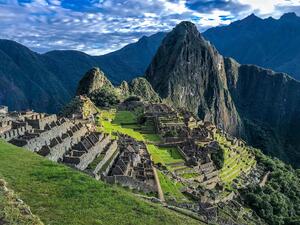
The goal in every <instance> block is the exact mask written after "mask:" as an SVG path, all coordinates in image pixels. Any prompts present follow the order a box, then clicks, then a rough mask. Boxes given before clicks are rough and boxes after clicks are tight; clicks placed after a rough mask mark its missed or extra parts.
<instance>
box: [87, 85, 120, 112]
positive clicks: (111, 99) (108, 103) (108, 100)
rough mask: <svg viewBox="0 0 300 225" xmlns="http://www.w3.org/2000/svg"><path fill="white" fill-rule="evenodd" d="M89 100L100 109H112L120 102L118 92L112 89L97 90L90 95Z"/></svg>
mask: <svg viewBox="0 0 300 225" xmlns="http://www.w3.org/2000/svg"><path fill="white" fill-rule="evenodd" d="M89 98H90V99H91V101H92V102H93V103H94V104H95V105H96V106H98V107H112V106H115V105H117V104H118V103H119V102H120V100H119V97H118V95H117V94H116V92H115V91H114V90H112V89H110V88H102V89H98V90H95V91H93V92H92V93H91V94H89Z"/></svg>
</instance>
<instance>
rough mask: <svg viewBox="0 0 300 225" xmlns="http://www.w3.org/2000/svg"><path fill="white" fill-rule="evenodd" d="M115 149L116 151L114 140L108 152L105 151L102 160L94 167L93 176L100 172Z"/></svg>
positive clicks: (116, 146)
mask: <svg viewBox="0 0 300 225" xmlns="http://www.w3.org/2000/svg"><path fill="white" fill-rule="evenodd" d="M117 149H118V142H117V141H116V140H114V141H113V143H112V144H111V145H110V146H109V148H108V150H107V151H106V153H105V156H104V158H103V159H102V160H101V162H99V163H98V165H97V166H96V168H95V170H94V172H93V174H94V175H96V174H98V172H99V171H100V170H101V168H102V167H103V166H104V164H105V163H106V162H107V161H108V160H109V159H110V158H111V157H112V155H113V154H114V153H115V152H116V150H117Z"/></svg>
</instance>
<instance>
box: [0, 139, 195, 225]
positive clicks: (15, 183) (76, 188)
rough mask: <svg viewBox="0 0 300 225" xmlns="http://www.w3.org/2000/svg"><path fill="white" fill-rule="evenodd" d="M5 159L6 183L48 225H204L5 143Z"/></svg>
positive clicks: (0, 150) (0, 173)
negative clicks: (186, 224)
mask: <svg viewBox="0 0 300 225" xmlns="http://www.w3.org/2000/svg"><path fill="white" fill-rule="evenodd" d="M0 159H1V164H0V177H1V178H4V179H5V180H6V181H7V183H8V186H9V188H13V189H14V190H15V192H16V193H17V194H18V196H20V198H21V199H22V200H24V202H26V203H27V204H28V205H29V206H30V207H31V210H32V212H33V213H34V214H35V215H37V216H39V217H40V219H41V220H42V221H43V222H44V223H45V224H57V225H67V224H68V225H69V224H74V225H75V224H76V225H77V224H185V223H188V224H199V221H195V220H193V219H191V218H189V217H184V216H182V215H180V214H177V213H175V212H173V211H171V210H168V209H165V208H163V207H162V206H159V205H155V204H151V203H148V202H145V201H143V200H141V199H139V198H138V197H136V196H134V195H133V194H131V193H128V192H126V191H124V190H122V189H119V188H117V187H114V186H109V185H106V184H104V183H103V182H101V181H96V180H95V179H93V178H91V177H89V176H87V175H84V174H83V173H81V172H77V171H75V170H73V169H71V168H69V167H66V166H64V165H60V164H57V163H53V162H51V161H49V160H47V159H45V158H43V157H41V156H38V155H37V154H34V153H31V152H29V151H27V150H24V149H22V148H18V147H15V146H13V145H10V144H7V143H5V142H3V141H0ZM0 215H1V214H0Z"/></svg>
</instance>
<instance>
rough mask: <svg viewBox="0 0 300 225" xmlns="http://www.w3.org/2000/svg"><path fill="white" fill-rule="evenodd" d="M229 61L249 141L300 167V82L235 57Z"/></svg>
mask: <svg viewBox="0 0 300 225" xmlns="http://www.w3.org/2000/svg"><path fill="white" fill-rule="evenodd" d="M225 62H226V63H225V65H226V74H227V81H228V86H229V89H230V92H231V96H232V98H233V100H234V103H235V105H236V106H237V110H238V113H239V115H240V116H241V117H242V118H243V122H244V126H245V136H246V137H247V139H248V141H249V142H250V143H252V144H253V145H254V146H256V147H258V148H262V149H264V150H265V151H266V152H267V153H269V154H272V155H274V156H276V157H279V158H281V159H284V160H285V161H288V162H290V163H292V164H293V165H296V166H297V167H299V166H300V165H299V160H300V147H299V146H300V145H299V144H300V130H299V128H300V82H298V81H296V80H294V79H293V78H291V77H289V76H288V75H286V74H283V73H275V72H273V71H272V70H266V69H263V68H260V67H257V66H253V65H239V64H238V63H237V62H236V61H234V60H233V59H228V58H226V59H225Z"/></svg>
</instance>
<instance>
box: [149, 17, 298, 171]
mask: <svg viewBox="0 0 300 225" xmlns="http://www.w3.org/2000/svg"><path fill="white" fill-rule="evenodd" d="M146 78H147V79H148V80H149V81H150V83H151V84H152V86H153V88H154V90H155V91H157V92H158V93H159V95H160V96H161V97H162V98H163V99H165V100H166V101H169V102H170V103H172V104H174V105H175V106H177V107H185V108H187V109H189V110H190V111H192V112H195V113H197V114H198V116H199V117H200V118H201V119H204V120H209V121H212V122H214V123H215V124H216V125H220V126H223V128H224V129H225V130H226V131H227V132H229V133H231V134H233V135H238V136H241V137H242V138H244V139H246V140H247V141H249V143H250V144H252V145H254V146H256V147H259V148H261V149H263V150H265V151H267V152H268V153H270V154H273V155H275V156H277V157H280V158H282V159H285V160H286V161H288V162H291V163H293V164H294V165H296V166H299V161H300V149H299V146H300V83H299V82H297V81H296V80H294V79H292V78H291V77H289V76H288V75H286V74H282V73H275V72H273V71H271V70H266V69H263V68H260V67H257V66H253V65H240V64H238V63H237V62H236V61H234V60H233V59H230V58H224V57H222V56H221V55H219V53H218V52H217V51H216V49H215V48H214V47H213V46H212V45H211V44H210V43H209V42H207V41H205V40H204V38H203V37H202V36H201V35H200V34H199V32H198V31H197V29H196V27H195V25H193V24H192V23H189V22H182V23H180V24H179V25H177V26H176V27H175V28H174V29H173V31H172V32H170V33H169V34H168V35H167V36H166V38H165V39H164V40H163V42H162V45H161V46H160V48H159V49H158V52H157V54H156V55H155V57H154V59H153V61H152V63H151V65H150V66H149V68H148V69H147V71H146Z"/></svg>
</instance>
